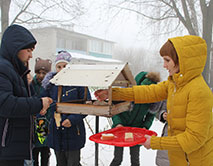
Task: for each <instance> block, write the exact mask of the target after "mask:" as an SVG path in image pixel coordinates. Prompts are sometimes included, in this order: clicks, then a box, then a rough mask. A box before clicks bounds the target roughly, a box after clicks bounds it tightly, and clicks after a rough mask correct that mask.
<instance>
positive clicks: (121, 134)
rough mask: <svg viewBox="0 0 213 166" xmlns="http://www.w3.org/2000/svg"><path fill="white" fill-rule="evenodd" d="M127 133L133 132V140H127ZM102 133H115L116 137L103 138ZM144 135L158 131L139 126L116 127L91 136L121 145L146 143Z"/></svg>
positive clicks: (100, 141)
mask: <svg viewBox="0 0 213 166" xmlns="http://www.w3.org/2000/svg"><path fill="white" fill-rule="evenodd" d="M125 133H133V139H134V140H133V141H125ZM102 134H114V136H115V138H113V139H111V140H102V139H101V135H102ZM144 135H150V136H152V135H155V136H157V133H156V132H154V131H151V130H147V129H142V128H137V127H116V128H113V129H110V130H106V131H103V132H100V133H97V134H94V135H92V136H90V137H89V139H90V140H91V141H94V142H96V143H101V144H107V145H114V146H119V147H125V146H135V145H137V144H139V143H144V142H145V141H146V138H145V137H144Z"/></svg>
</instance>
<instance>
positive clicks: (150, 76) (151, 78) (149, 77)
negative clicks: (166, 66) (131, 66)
mask: <svg viewBox="0 0 213 166" xmlns="http://www.w3.org/2000/svg"><path fill="white" fill-rule="evenodd" d="M135 81H136V82H137V85H149V84H153V83H155V84H156V83H158V82H160V73H159V72H149V73H148V72H144V71H142V72H140V73H139V74H137V75H136V77H135Z"/></svg>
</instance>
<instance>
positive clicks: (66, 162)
mask: <svg viewBox="0 0 213 166" xmlns="http://www.w3.org/2000/svg"><path fill="white" fill-rule="evenodd" d="M70 61H71V55H70V54H69V53H68V52H66V51H61V52H59V53H58V54H57V56H56V60H55V66H56V72H50V73H47V74H46V76H45V78H44V80H43V81H42V86H43V87H44V89H45V91H44V92H43V94H42V96H49V97H51V98H52V99H53V101H54V102H56V101H57V98H58V86H56V85H53V84H51V83H50V82H49V80H50V79H51V78H53V77H54V75H56V74H57V73H58V72H60V71H61V70H62V69H63V68H64V67H66V65H67V64H68V63H69V62H70ZM79 79H80V78H79ZM84 99H86V100H87V101H90V100H91V96H90V93H89V91H88V89H87V88H86V87H81V86H63V87H62V95H61V102H66V101H67V102H68V101H80V102H82V103H84ZM50 109H52V110H51V111H50V112H51V113H54V115H53V114H52V118H51V119H50V124H49V135H48V145H49V147H50V148H53V149H54V151H55V155H56V160H57V166H81V164H80V150H81V148H83V147H84V145H85V141H86V133H85V126H84V121H83V119H84V118H85V117H86V116H85V115H80V114H60V115H59V116H60V117H61V118H60V119H59V121H58V122H59V123H60V125H59V126H57V120H56V119H55V118H54V117H55V116H57V115H58V114H57V113H56V107H55V106H52V107H50Z"/></svg>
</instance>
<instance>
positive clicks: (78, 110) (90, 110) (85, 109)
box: [56, 102, 130, 117]
mask: <svg viewBox="0 0 213 166" xmlns="http://www.w3.org/2000/svg"><path fill="white" fill-rule="evenodd" d="M56 105H57V107H56V111H57V112H58V113H64V114H83V115H95V116H104V117H112V116H114V115H116V114H119V113H121V112H124V111H127V110H129V109H130V102H122V103H119V104H116V105H113V106H95V105H87V104H73V103H56Z"/></svg>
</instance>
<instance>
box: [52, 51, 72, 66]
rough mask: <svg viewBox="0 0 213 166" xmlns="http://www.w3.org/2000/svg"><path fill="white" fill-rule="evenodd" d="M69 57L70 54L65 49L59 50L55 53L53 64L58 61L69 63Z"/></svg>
mask: <svg viewBox="0 0 213 166" xmlns="http://www.w3.org/2000/svg"><path fill="white" fill-rule="evenodd" d="M71 58H72V56H71V55H70V53H68V52H67V51H60V52H58V54H57V55H56V59H55V65H57V64H58V63H59V62H66V63H69V62H70V61H71Z"/></svg>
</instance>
